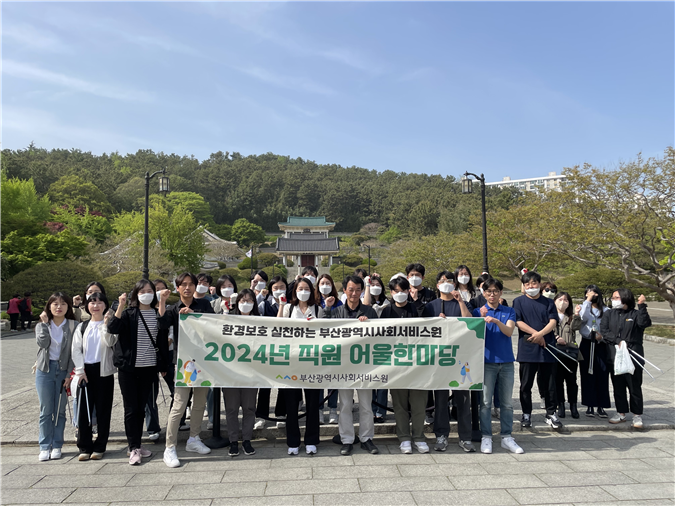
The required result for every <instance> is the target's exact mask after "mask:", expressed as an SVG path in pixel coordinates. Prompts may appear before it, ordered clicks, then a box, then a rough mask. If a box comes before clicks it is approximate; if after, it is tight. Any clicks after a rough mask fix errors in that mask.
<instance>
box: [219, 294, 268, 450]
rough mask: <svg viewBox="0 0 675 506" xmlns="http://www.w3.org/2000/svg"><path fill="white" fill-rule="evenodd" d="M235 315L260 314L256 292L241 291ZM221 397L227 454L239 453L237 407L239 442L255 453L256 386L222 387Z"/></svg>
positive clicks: (233, 313)
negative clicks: (226, 438) (227, 439)
mask: <svg viewBox="0 0 675 506" xmlns="http://www.w3.org/2000/svg"><path fill="white" fill-rule="evenodd" d="M230 314H232V315H237V316H260V312H259V311H258V304H257V303H256V294H255V292H254V291H253V290H250V289H248V288H246V289H244V290H242V291H241V293H240V294H239V298H238V301H237V307H236V308H234V309H233V310H232V312H231V313H230ZM222 390H223V399H224V400H225V421H226V423H227V433H228V435H229V438H230V450H229V451H228V455H229V456H230V457H236V456H237V455H239V407H240V406H241V411H242V413H243V417H242V421H241V435H242V439H243V442H242V443H241V446H242V448H244V453H245V454H246V455H255V450H254V449H253V446H252V445H251V439H253V425H254V423H255V401H256V396H257V395H258V389H257V388H223V389H222Z"/></svg>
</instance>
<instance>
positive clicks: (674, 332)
mask: <svg viewBox="0 0 675 506" xmlns="http://www.w3.org/2000/svg"><path fill="white" fill-rule="evenodd" d="M645 334H649V335H650V336H659V337H667V338H668V339H675V325H652V326H651V327H649V328H648V329H647V330H645Z"/></svg>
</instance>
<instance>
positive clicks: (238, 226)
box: [232, 218, 265, 248]
mask: <svg viewBox="0 0 675 506" xmlns="http://www.w3.org/2000/svg"><path fill="white" fill-rule="evenodd" d="M232 240H233V241H237V244H239V246H241V247H242V248H248V247H249V246H251V245H252V244H261V243H263V242H265V231H264V230H263V229H262V227H259V226H258V225H256V224H255V223H251V222H249V221H248V220H247V219H246V218H239V219H238V220H237V221H235V222H234V225H232Z"/></svg>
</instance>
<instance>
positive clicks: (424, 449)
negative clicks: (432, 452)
mask: <svg viewBox="0 0 675 506" xmlns="http://www.w3.org/2000/svg"><path fill="white" fill-rule="evenodd" d="M415 448H417V451H418V452H420V453H429V445H428V444H426V443H425V442H424V441H421V442H419V443H415Z"/></svg>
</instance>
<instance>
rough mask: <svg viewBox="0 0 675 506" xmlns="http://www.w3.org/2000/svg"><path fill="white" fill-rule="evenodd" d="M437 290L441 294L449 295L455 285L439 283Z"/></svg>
mask: <svg viewBox="0 0 675 506" xmlns="http://www.w3.org/2000/svg"><path fill="white" fill-rule="evenodd" d="M438 289H439V290H440V291H441V293H450V292H452V291H453V290H454V289H455V285H453V284H452V283H441V284H440V285H438Z"/></svg>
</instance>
